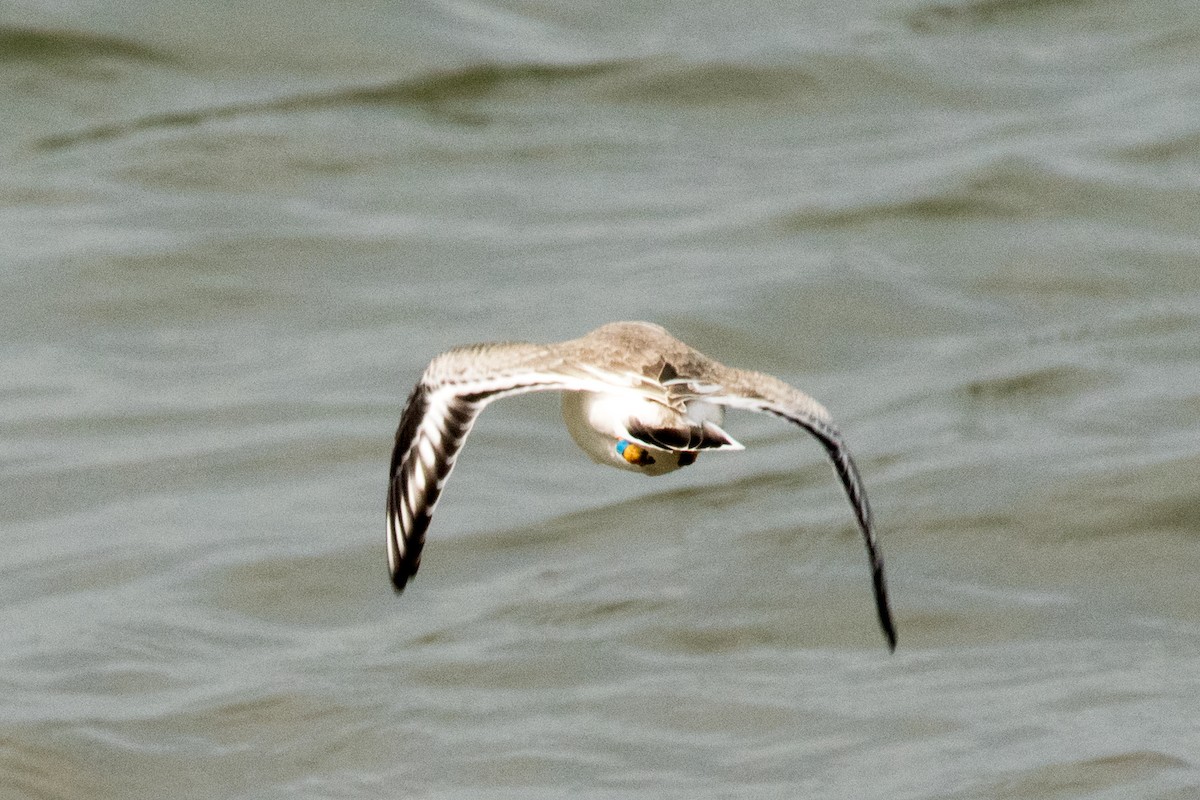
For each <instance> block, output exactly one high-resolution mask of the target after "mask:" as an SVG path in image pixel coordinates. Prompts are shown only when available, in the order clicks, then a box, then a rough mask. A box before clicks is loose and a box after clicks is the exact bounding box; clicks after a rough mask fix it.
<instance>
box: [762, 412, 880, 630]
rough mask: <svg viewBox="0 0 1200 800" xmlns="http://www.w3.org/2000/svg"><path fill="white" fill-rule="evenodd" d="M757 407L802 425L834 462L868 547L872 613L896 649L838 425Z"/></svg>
mask: <svg viewBox="0 0 1200 800" xmlns="http://www.w3.org/2000/svg"><path fill="white" fill-rule="evenodd" d="M760 410H762V411H765V412H767V413H768V414H773V415H775V416H777V417H782V418H783V419H786V420H788V421H789V422H792V423H795V424H796V425H799V426H800V427H802V428H804V429H805V430H806V431H808V432H809V433H811V434H812V435H813V436H814V437H816V439H817V441H819V442H820V443H821V445H822V446H823V447H824V448H825V452H826V453H828V454H829V460H830V461H832V462H833V469H834V471H835V472H836V473H837V476H838V479H839V480H840V481H841V482H842V487H843V488H844V489H845V491H846V497H847V498H849V500H850V505H851V506H852V507H853V508H854V516H855V519H857V521H858V528H859V530H860V531H861V532H862V536H863V542H864V543H865V544H866V547H867V557H868V559H869V560H870V564H871V588H872V590H873V592H874V595H875V613H876V614H877V615H878V616H879V626H880V627H881V628H882V629H883V635H884V636H885V637H886V638H887V642H888V648H889V649H891V650H893V651H894V650H895V649H896V626H895V624H894V623H893V622H892V610H891V604H890V603H889V602H888V594H887V583H886V581H885V579H884V575H883V553H882V551H881V550H880V548H879V543H878V541H876V539H875V526H874V522H873V520H872V517H871V505H870V503H868V502H867V493H866V490H865V489H864V488H863V483H862V478H861V477H860V476H859V474H858V467H857V466H855V464H854V459H853V458H851V457H850V451H849V449H847V447H846V445H845V443H844V442H843V441H842V435H841V433H839V432H838V430H837V428H835V427H833V426H832V425H830V424H828V423H825V422H823V421H821V420H818V419H814V418H810V417H807V416H801V415H798V414H794V413H788V412H787V411H785V410H784V409H781V408H778V407H775V406H773V405H770V404H763V405H761V406H760Z"/></svg>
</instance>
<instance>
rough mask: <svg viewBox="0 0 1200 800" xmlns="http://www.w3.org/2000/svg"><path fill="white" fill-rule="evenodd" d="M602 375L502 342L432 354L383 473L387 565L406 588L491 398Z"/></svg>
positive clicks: (594, 386) (588, 384) (580, 383)
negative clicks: (445, 491) (466, 445)
mask: <svg viewBox="0 0 1200 800" xmlns="http://www.w3.org/2000/svg"><path fill="white" fill-rule="evenodd" d="M605 386H609V388H611V385H610V384H605V383H604V382H602V381H601V380H600V379H599V378H597V377H594V376H590V375H588V374H586V373H582V372H580V371H579V370H574V369H571V368H569V367H567V366H564V365H563V364H562V363H561V360H559V359H556V358H555V357H554V356H553V351H552V349H551V348H548V347H543V346H537V345H525V344H500V345H486V346H478V347H468V348H459V349H457V350H451V351H449V352H448V353H443V354H442V355H440V356H438V357H437V358H435V359H434V360H433V361H432V362H430V364H429V366H428V367H427V368H426V370H425V373H424V375H422V376H421V380H420V381H419V382H418V383H417V385H416V387H414V388H413V391H412V394H411V395H409V398H408V403H407V405H406V406H405V408H404V413H403V414H402V415H401V417H400V426H399V428H397V430H396V444H395V447H394V448H393V449H392V463H391V468H390V471H389V473H388V492H387V554H388V570H389V572H390V573H391V578H392V585H393V586H394V587H395V589H396V591H397V592H399V591H403V589H404V586H405V584H407V583H408V579H409V578H411V577H412V576H413V575H414V574H415V573H416V571H417V568H418V567H419V566H420V563H421V548H422V546H423V545H424V544H425V531H426V530H427V529H428V528H429V522H430V520H431V519H432V517H433V509H434V507H435V506H436V505H437V501H438V497H439V496H440V495H441V493H442V488H443V487H444V486H445V485H446V479H447V478H448V477H450V472H451V470H452V469H454V462H455V459H456V458H457V457H458V454H459V451H461V450H462V447H463V444H464V443H465V442H466V439H467V434H468V433H470V432H471V428H472V427H473V426H474V424H475V420H476V419H477V418H478V416H479V413H480V412H481V411H482V410H483V408H484V407H485V406H486V405H487V404H488V403H490V402H492V401H493V400H497V399H499V398H501V397H506V396H508V395H513V394H525V393H527V392H542V391H556V390H557V391H589V390H592V391H596V390H601V389H603V388H605Z"/></svg>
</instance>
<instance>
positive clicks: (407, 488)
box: [387, 322, 896, 650]
mask: <svg viewBox="0 0 1200 800" xmlns="http://www.w3.org/2000/svg"><path fill="white" fill-rule="evenodd" d="M547 391H557V392H562V393H563V403H562V406H563V419H564V420H565V422H566V425H567V430H568V431H569V432H570V434H571V437H572V438H573V439H574V440H575V442H576V444H578V445H579V447H580V448H581V449H582V450H583V451H584V452H585V453H587V454H588V455H589V456H590V457H591V458H592V459H593V460H595V461H597V462H598V463H600V464H607V465H609V466H613V467H617V468H619V469H625V470H629V471H631V472H640V473H642V474H643V475H663V474H665V473H668V472H673V471H675V470H677V469H680V468H682V467H686V466H688V465H690V464H693V463H695V462H696V459H697V457H698V456H699V454H700V453H702V452H707V451H721V450H742V449H744V448H743V447H742V445H741V444H740V443H738V442H737V441H736V440H735V439H734V438H733V437H732V436H730V435H729V434H728V433H726V432H725V430H724V429H723V428H722V427H721V425H722V423H723V421H724V410H725V408H738V409H746V410H750V411H761V412H764V413H767V414H771V415H773V416H776V417H780V418H782V419H785V420H787V421H788V422H792V423H795V424H796V425H799V426H800V427H801V428H803V429H804V430H806V431H808V433H810V434H811V435H812V436H814V437H815V438H816V439H817V441H819V442H820V443H821V445H822V446H823V447H824V448H825V452H826V453H827V454H828V455H829V458H830V460H831V461H832V462H833V468H834V471H835V472H836V473H837V477H838V478H839V480H840V481H841V483H842V487H843V488H844V489H845V491H846V496H847V497H848V498H849V500H850V505H851V507H852V508H853V510H854V516H855V519H856V521H857V522H858V527H859V530H860V531H861V532H862V536H863V540H864V542H865V543H866V547H867V554H868V556H869V560H870V567H871V579H872V588H873V590H874V594H875V610H876V613H877V614H878V617H879V624H880V627H881V628H882V629H883V634H884V636H885V637H886V638H887V643H888V647H889V648H890V649H892V650H894V649H895V647H896V629H895V626H894V625H893V623H892V615H891V609H890V607H889V604H888V596H887V585H886V583H885V581H884V575H883V554H882V552H881V551H880V549H879V544H878V542H877V541H876V538H875V530H874V527H873V525H872V519H871V508H870V506H869V504H868V503H867V495H866V490H865V489H864V488H863V484H862V479H861V478H860V477H859V474H858V469H857V468H856V467H855V465H854V460H853V459H852V458H851V457H850V452H849V450H847V448H846V445H845V443H844V442H843V440H842V435H841V433H840V432H839V431H838V429H837V427H836V426H835V425H834V424H833V420H832V418H831V417H830V415H829V412H828V411H827V410H826V409H825V407H824V406H822V405H821V404H820V403H818V402H817V401H816V400H814V399H813V398H812V397H810V396H808V395H807V394H805V393H804V392H802V391H800V390H799V389H796V388H795V387H793V386H790V385H789V384H787V383H785V382H783V381H781V380H779V379H778V378H775V377H772V376H770V375H765V374H763V373H760V372H750V371H747V370H741V369H735V368H733V367H727V366H725V365H724V364H721V363H719V362H717V361H714V360H713V359H711V358H709V357H708V356H706V355H704V354H702V353H700V352H698V351H696V350H694V349H692V348H691V347H689V346H688V345H686V344H684V343H683V342H681V341H679V340H678V339H676V338H675V337H673V336H671V334H669V333H667V331H666V330H665V329H663V328H662V327H660V326H658V325H653V324H651V323H649V322H612V323H609V324H607V325H604V326H601V327H599V328H597V329H596V330H594V331H592V332H591V333H588V334H587V335H585V336H582V337H580V338H578V339H571V340H568V341H565V342H559V343H557V344H529V343H525V342H498V343H489V344H477V345H469V346H466V347H458V348H455V349H453V350H449V351H447V352H445V353H442V354H441V355H439V356H437V357H436V358H434V359H433V360H432V361H431V362H429V366H428V367H426V369H425V372H424V374H423V375H422V376H421V379H420V380H419V381H418V382H417V385H416V387H414V388H413V391H412V394H411V395H409V398H408V403H407V405H406V406H405V408H404V412H403V414H402V415H401V417H400V427H399V428H398V429H397V431H396V444H395V448H394V449H393V451H392V463H391V469H390V472H389V475H388V492H387V556H388V569H389V570H390V572H391V578H392V584H393V586H394V587H395V589H396V591H397V592H400V591H402V590H403V589H404V587H405V585H406V584H407V583H408V580H409V579H410V578H411V577H412V576H413V575H414V574H416V571H417V568H418V567H419V566H420V563H421V549H422V547H423V546H424V543H425V531H426V530H427V529H428V528H429V522H430V520H431V519H432V516H433V509H434V506H436V505H437V501H438V497H439V496H440V495H441V492H442V489H443V487H444V486H445V485H446V479H447V478H448V477H449V476H450V471H451V470H452V469H453V468H454V461H455V459H456V458H457V457H458V454H459V451H460V450H462V446H463V443H464V442H465V441H466V438H467V434H468V433H470V431H471V427H472V426H473V425H474V424H475V420H476V418H477V417H478V416H479V412H481V411H482V410H483V408H484V406H486V405H488V404H489V403H491V402H492V401H493V400H498V399H500V398H501V397H508V396H509V395H515V394H525V393H527V392H547Z"/></svg>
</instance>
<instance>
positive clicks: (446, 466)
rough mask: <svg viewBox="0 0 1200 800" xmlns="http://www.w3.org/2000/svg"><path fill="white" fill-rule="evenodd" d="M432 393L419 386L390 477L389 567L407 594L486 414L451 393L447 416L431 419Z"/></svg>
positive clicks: (408, 409) (401, 429) (403, 424)
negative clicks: (459, 462) (458, 461)
mask: <svg viewBox="0 0 1200 800" xmlns="http://www.w3.org/2000/svg"><path fill="white" fill-rule="evenodd" d="M430 396H431V392H430V389H429V387H428V386H426V385H425V384H424V383H418V384H417V386H416V388H415V389H413V392H412V395H411V396H410V397H409V399H408V404H407V405H406V406H405V408H404V413H403V415H402V416H401V418H400V426H399V428H397V430H396V444H395V447H394V448H393V449H392V463H391V469H390V472H389V475H388V494H387V544H388V567H389V570H390V573H391V578H392V585H393V587H395V589H396V591H397V592H399V591H403V590H404V587H405V585H406V584H407V583H408V579H409V578H411V577H412V576H413V575H415V574H416V572H417V568H418V567H420V565H421V549H422V547H424V545H425V531H426V530H427V529H428V528H429V522H430V520H431V519H432V517H433V509H434V507H435V506H436V505H437V500H438V496H439V495H440V494H441V492H442V486H443V485H444V484H445V481H446V478H447V477H448V476H449V474H450V470H451V469H452V468H453V467H454V460H455V458H457V457H458V452H459V451H460V450H461V449H462V446H463V443H464V442H465V441H466V438H467V434H468V433H470V431H471V426H472V425H474V424H475V418H476V417H477V416H478V415H479V412H480V410H481V409H482V404H481V403H480V402H479V398H476V397H472V396H471V395H466V396H452V395H449V394H448V393H447V394H446V397H445V405H444V407H443V408H441V409H440V410H441V411H443V412H444V413H437V410H435V412H434V413H432V414H431V413H430ZM423 440H424V441H427V442H428V443H429V445H428V446H429V450H430V451H431V452H432V453H433V455H434V457H433V458H432V459H431V461H432V463H426V461H425V459H424V458H423V457H422V454H421V442H422V441H423Z"/></svg>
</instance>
